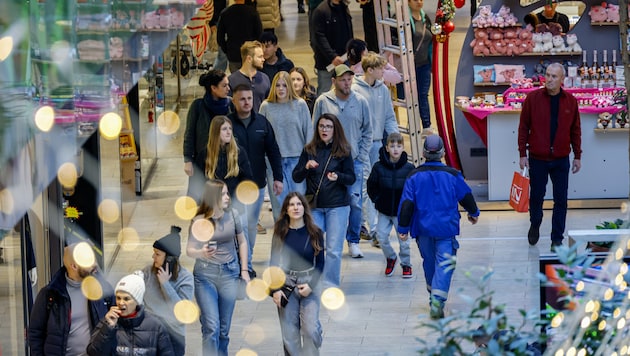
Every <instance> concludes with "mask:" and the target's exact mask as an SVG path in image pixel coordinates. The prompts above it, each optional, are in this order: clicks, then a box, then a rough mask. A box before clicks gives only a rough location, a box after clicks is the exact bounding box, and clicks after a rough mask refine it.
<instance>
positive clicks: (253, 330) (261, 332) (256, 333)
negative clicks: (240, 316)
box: [243, 323, 266, 345]
mask: <svg viewBox="0 0 630 356" xmlns="http://www.w3.org/2000/svg"><path fill="white" fill-rule="evenodd" d="M265 337H266V336H265V328H263V327H262V326H261V325H260V324H257V323H252V324H248V325H247V326H245V327H244V328H243V339H245V342H247V344H249V345H259V344H261V343H262V342H263V341H265Z"/></svg>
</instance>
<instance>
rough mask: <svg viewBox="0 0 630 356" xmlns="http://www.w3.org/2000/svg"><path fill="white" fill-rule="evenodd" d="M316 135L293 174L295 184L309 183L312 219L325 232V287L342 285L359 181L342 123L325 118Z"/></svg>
mask: <svg viewBox="0 0 630 356" xmlns="http://www.w3.org/2000/svg"><path fill="white" fill-rule="evenodd" d="M315 127H316V128H317V133H316V134H314V135H313V139H312V140H311V141H310V142H309V143H308V144H307V145H306V146H305V147H304V150H303V151H302V154H301V155H300V160H299V161H298V163H297V165H296V166H295V169H294V170H293V180H295V181H296V182H298V183H299V182H302V181H304V180H305V179H306V194H307V195H310V196H311V197H312V198H311V204H312V205H313V211H312V212H313V219H314V220H315V223H316V224H317V226H319V227H320V228H321V229H322V230H323V231H325V232H326V265H325V267H324V281H323V282H324V286H325V287H338V286H339V285H340V283H341V253H342V250H343V241H344V237H345V234H346V230H347V226H348V216H349V212H350V206H349V205H350V198H349V196H348V195H349V189H350V187H351V186H352V184H354V182H355V181H356V176H355V171H354V164H353V162H352V155H351V149H352V148H351V146H350V144H349V143H348V141H347V140H346V135H345V134H344V130H343V127H342V126H341V122H339V119H337V117H336V116H335V115H333V114H323V115H321V116H320V117H319V118H318V119H317V120H316V121H315Z"/></svg>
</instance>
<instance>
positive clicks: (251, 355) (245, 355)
mask: <svg viewBox="0 0 630 356" xmlns="http://www.w3.org/2000/svg"><path fill="white" fill-rule="evenodd" d="M235 356H258V354H257V353H256V351H254V350H250V349H240V350H238V351H237V352H236V354H235Z"/></svg>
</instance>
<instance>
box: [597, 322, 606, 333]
mask: <svg viewBox="0 0 630 356" xmlns="http://www.w3.org/2000/svg"><path fill="white" fill-rule="evenodd" d="M604 329H606V320H602V321H600V322H599V324H597V330H599V331H602V330H604Z"/></svg>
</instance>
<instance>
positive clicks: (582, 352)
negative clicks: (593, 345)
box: [577, 348, 586, 356]
mask: <svg viewBox="0 0 630 356" xmlns="http://www.w3.org/2000/svg"><path fill="white" fill-rule="evenodd" d="M577 356H586V349H584V348H581V349H580V351H578V353H577Z"/></svg>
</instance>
